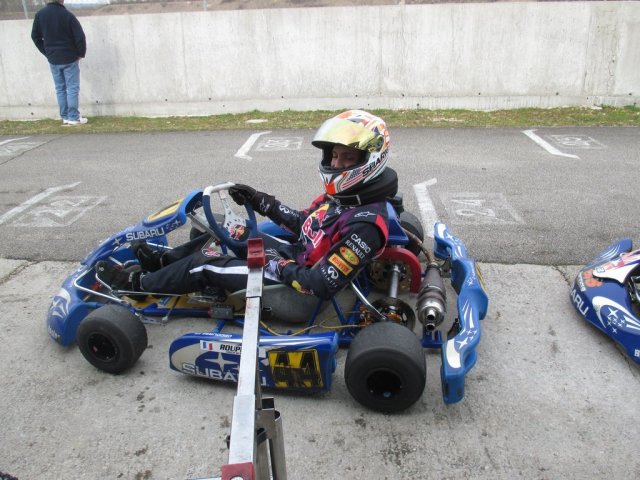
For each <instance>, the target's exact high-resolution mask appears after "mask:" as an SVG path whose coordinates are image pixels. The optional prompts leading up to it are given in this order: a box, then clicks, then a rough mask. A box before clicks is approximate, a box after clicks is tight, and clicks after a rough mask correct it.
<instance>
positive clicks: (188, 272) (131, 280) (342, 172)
mask: <svg viewBox="0 0 640 480" xmlns="http://www.w3.org/2000/svg"><path fill="white" fill-rule="evenodd" d="M311 143H312V145H313V146H315V147H317V148H319V149H320V150H322V159H321V161H320V165H319V168H318V169H319V172H320V177H321V178H322V182H323V186H324V190H325V193H323V194H322V195H320V196H319V197H318V198H316V199H315V200H314V201H313V203H312V204H311V206H310V207H309V208H307V209H305V210H301V211H298V210H294V209H292V208H289V207H287V206H285V205H283V204H282V203H280V202H279V201H278V200H276V199H275V197H274V196H272V195H269V194H267V193H264V192H260V191H257V190H255V189H254V188H252V187H250V186H247V185H242V184H236V185H235V186H234V187H231V188H229V194H230V196H231V197H232V198H233V200H234V201H235V202H236V203H238V204H239V205H244V204H245V202H248V203H249V204H250V205H251V206H252V207H253V209H254V210H255V211H256V212H258V213H260V214H261V215H264V216H266V217H268V218H269V219H270V220H272V221H273V222H275V223H276V224H278V225H280V226H281V227H283V228H285V229H287V230H289V231H291V232H293V233H294V234H295V235H297V236H298V240H297V242H296V243H285V242H283V241H282V240H279V239H276V238H274V237H270V236H268V235H266V234H264V233H260V236H261V237H262V238H263V242H264V248H265V257H266V264H265V285H272V284H275V283H284V284H286V285H288V286H290V287H293V288H295V289H296V290H298V291H299V292H302V293H305V294H311V295H315V296H317V297H320V298H323V299H329V298H331V297H332V296H333V295H335V294H336V293H337V292H339V291H340V290H341V289H342V288H343V287H345V286H346V285H347V284H348V283H349V282H350V281H351V280H353V279H354V277H356V276H357V274H358V273H359V272H360V271H361V270H362V268H363V267H364V266H366V265H367V264H368V263H369V262H370V261H371V260H372V259H374V258H375V257H376V256H377V255H379V254H380V253H381V252H382V249H383V248H384V246H385V244H386V242H387V238H388V227H387V224H388V216H387V207H386V200H387V199H389V198H392V197H393V196H394V195H395V194H396V193H397V189H398V178H397V175H396V173H395V171H393V170H392V169H390V168H386V167H387V161H388V158H389V145H390V139H389V133H388V131H387V127H386V125H385V123H384V121H383V120H382V119H381V118H379V117H376V116H375V115H372V114H370V113H368V112H364V111H362V110H349V111H346V112H343V113H341V114H339V115H337V116H335V117H333V118H331V119H329V120H327V121H326V122H324V123H323V124H322V126H321V127H320V129H319V130H318V131H317V133H316V135H315V137H314V138H313V140H312V142H311ZM132 249H133V250H134V252H135V254H136V256H137V258H138V259H139V260H140V264H141V266H142V268H143V271H138V272H133V273H128V272H125V271H124V270H122V269H121V268H120V267H119V266H115V265H113V264H111V263H109V262H106V261H100V262H98V263H97V264H96V276H97V277H98V279H99V280H100V281H101V282H102V283H105V284H107V285H110V286H111V287H113V288H116V289H121V290H130V291H142V292H153V293H167V294H169V293H171V294H183V293H190V292H196V291H202V290H205V289H212V288H213V289H214V290H215V289H218V290H219V289H221V288H222V289H224V290H225V291H226V292H234V291H238V290H242V289H244V288H246V284H247V274H248V268H247V262H246V260H245V259H242V258H238V257H236V256H231V255H224V254H222V253H221V252H220V249H219V247H218V246H217V240H215V239H213V238H211V237H210V236H209V235H208V234H203V235H202V236H200V237H198V238H196V239H194V240H192V241H190V242H188V243H186V244H184V245H181V246H179V247H177V248H175V249H173V250H170V251H167V252H164V253H162V254H161V253H160V252H157V251H155V250H153V249H151V247H150V246H149V245H147V244H146V243H145V242H144V241H140V242H137V243H136V244H134V245H132Z"/></svg>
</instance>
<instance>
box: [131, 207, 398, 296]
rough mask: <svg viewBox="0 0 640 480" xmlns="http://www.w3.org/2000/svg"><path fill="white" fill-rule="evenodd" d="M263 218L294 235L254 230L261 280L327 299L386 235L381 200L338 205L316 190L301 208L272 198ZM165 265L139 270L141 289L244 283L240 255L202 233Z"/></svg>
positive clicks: (189, 288) (165, 290) (379, 247)
mask: <svg viewBox="0 0 640 480" xmlns="http://www.w3.org/2000/svg"><path fill="white" fill-rule="evenodd" d="M268 216H269V218H270V219H271V220H272V221H273V222H275V223H276V224H278V225H280V226H281V227H283V228H284V229H286V230H288V231H289V232H291V233H292V234H294V235H297V236H298V240H297V241H296V242H295V243H289V242H284V241H282V240H280V239H277V238H275V237H271V236H269V235H266V234H264V233H260V236H261V237H262V238H263V242H264V248H265V256H266V259H267V264H266V265H265V284H266V285H271V284H276V283H284V284H286V285H288V286H290V287H293V288H295V289H296V290H298V291H299V292H302V293H305V294H310V295H315V296H317V297H320V298H322V299H329V298H331V297H332V296H333V295H335V294H336V293H337V292H339V291H340V290H341V289H342V288H343V287H345V286H346V285H347V284H348V283H349V282H350V281H351V280H353V278H354V277H356V276H357V274H358V273H359V272H360V271H361V269H362V268H363V267H364V266H366V265H367V264H368V263H369V262H370V261H371V260H372V259H374V258H375V257H376V256H377V255H379V254H380V253H381V252H382V250H383V249H384V246H385V244H386V242H387V239H388V214H387V205H386V202H385V201H378V202H374V203H369V204H366V205H358V206H351V207H349V206H347V207H345V206H342V205H340V204H339V203H337V202H336V201H335V200H333V199H332V198H331V197H329V196H327V195H321V196H319V197H318V198H316V200H314V202H313V203H312V204H311V206H310V207H309V208H307V209H305V210H302V211H297V210H293V209H291V208H289V207H287V206H285V205H283V204H281V203H280V202H279V201H278V200H275V204H274V207H273V208H272V209H271V213H269V215H268ZM167 257H168V258H166V259H165V260H164V263H166V261H167V260H168V262H169V263H168V265H166V266H165V267H163V268H161V269H160V270H158V271H156V272H150V273H146V274H144V276H143V277H142V278H141V286H142V289H143V290H144V291H146V292H155V293H176V294H182V293H189V292H195V291H200V290H203V289H205V288H206V287H219V288H220V287H221V288H224V290H225V291H226V292H234V291H238V290H242V289H244V288H246V284H247V274H248V267H247V262H246V260H245V259H242V258H238V257H235V256H230V255H224V254H222V253H221V252H220V249H219V247H217V245H216V242H215V240H214V239H212V238H211V237H209V236H208V235H203V236H202V237H199V238H197V239H195V240H193V241H191V242H189V243H187V244H185V245H183V246H180V247H178V248H177V249H174V250H173V251H171V252H170V253H169V255H168V256H167Z"/></svg>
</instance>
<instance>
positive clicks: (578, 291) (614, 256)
mask: <svg viewBox="0 0 640 480" xmlns="http://www.w3.org/2000/svg"><path fill="white" fill-rule="evenodd" d="M571 301H572V302H573V305H574V307H575V308H576V310H577V311H578V312H579V313H580V315H582V316H583V317H584V319H585V320H587V321H588V322H589V323H591V324H592V325H594V326H595V327H596V328H598V329H599V330H601V331H602V332H604V333H605V334H607V335H608V336H610V337H611V338H612V339H613V340H614V341H615V342H616V343H618V344H619V345H620V346H621V347H622V349H623V350H624V352H625V353H626V354H627V355H629V357H630V358H631V359H632V360H633V361H634V362H637V363H640V315H639V312H640V250H633V244H632V242H631V239H629V238H625V239H623V240H620V241H618V242H616V243H614V244H613V245H610V246H609V247H608V248H606V249H605V250H603V251H602V252H600V254H598V255H597V256H596V257H595V258H594V259H593V260H591V261H590V262H589V263H588V264H587V265H585V266H584V267H583V268H582V269H581V270H580V271H579V272H578V275H577V276H576V278H575V280H574V282H573V288H572V289H571Z"/></svg>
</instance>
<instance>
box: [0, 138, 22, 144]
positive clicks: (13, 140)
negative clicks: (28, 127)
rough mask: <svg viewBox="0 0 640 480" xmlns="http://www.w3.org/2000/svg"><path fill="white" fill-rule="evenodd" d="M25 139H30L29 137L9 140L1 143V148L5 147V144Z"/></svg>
mask: <svg viewBox="0 0 640 480" xmlns="http://www.w3.org/2000/svg"><path fill="white" fill-rule="evenodd" d="M25 138H29V137H20V138H10V139H8V140H5V141H4V142H0V146H2V145H4V144H5V143H10V142H17V141H18V140H24V139H25Z"/></svg>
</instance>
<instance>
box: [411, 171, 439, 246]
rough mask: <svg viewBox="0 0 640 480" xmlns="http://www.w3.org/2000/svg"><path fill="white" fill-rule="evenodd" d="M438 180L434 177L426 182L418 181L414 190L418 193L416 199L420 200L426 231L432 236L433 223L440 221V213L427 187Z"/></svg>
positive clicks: (428, 235)
mask: <svg viewBox="0 0 640 480" xmlns="http://www.w3.org/2000/svg"><path fill="white" fill-rule="evenodd" d="M437 181H438V180H437V179H435V178H432V179H430V180H427V181H426V182H422V183H417V184H415V185H414V186H413V191H414V193H415V194H416V199H417V200H418V208H419V209H420V216H421V217H422V227H423V229H424V231H425V235H426V236H427V237H430V238H433V225H434V224H435V223H436V222H437V221H438V214H437V213H436V209H435V207H434V206H433V202H432V201H431V197H430V196H429V190H428V189H427V187H430V186H431V185H435V184H436V183H437Z"/></svg>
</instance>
